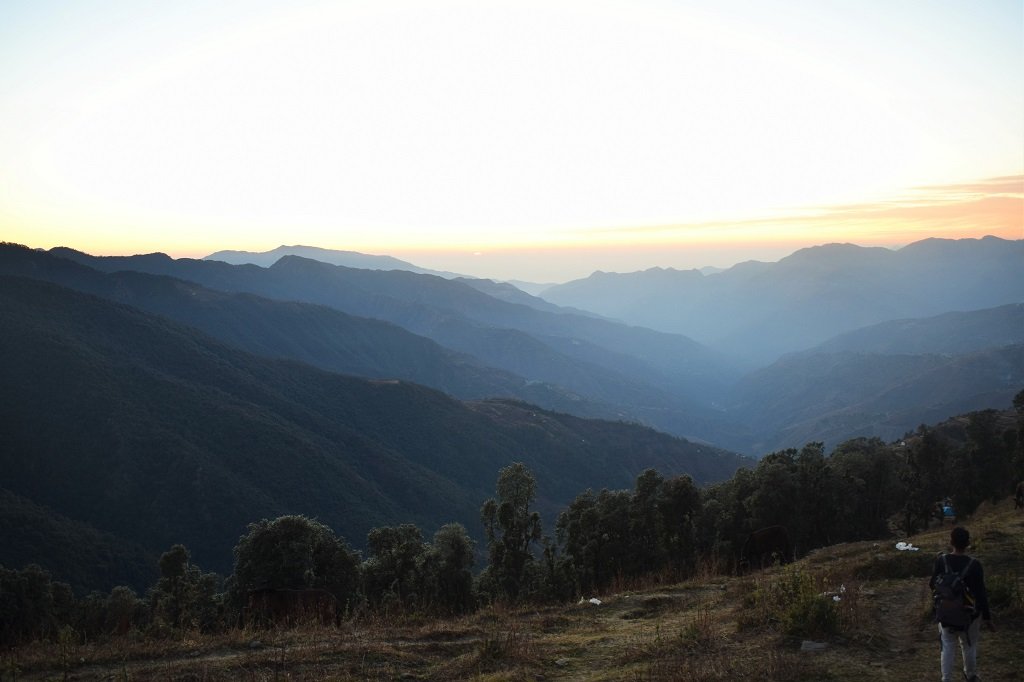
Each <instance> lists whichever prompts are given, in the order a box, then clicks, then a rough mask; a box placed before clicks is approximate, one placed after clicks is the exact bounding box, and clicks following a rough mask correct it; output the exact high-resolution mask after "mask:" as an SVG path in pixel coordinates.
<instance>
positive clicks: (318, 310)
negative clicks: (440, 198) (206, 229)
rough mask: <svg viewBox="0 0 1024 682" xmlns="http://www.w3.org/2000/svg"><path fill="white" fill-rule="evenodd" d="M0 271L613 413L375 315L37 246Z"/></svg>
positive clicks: (402, 374) (493, 391)
mask: <svg viewBox="0 0 1024 682" xmlns="http://www.w3.org/2000/svg"><path fill="white" fill-rule="evenodd" d="M0 274H6V275H14V276H24V277H32V278H33V279H40V280H44V281H48V282H53V283H55V284H60V285H62V286H67V287H69V288H71V289H75V290H76V291H81V292H85V293H90V294H95V295H98V296H101V297H103V298H106V299H110V300H113V301H116V302H119V303H126V304H129V305H132V306H134V307H136V308H139V309H141V310H144V311H146V312H150V313H155V314H159V315H163V316H165V317H168V318H171V319H173V320H175V321H177V322H180V323H182V324H186V325H189V326H192V327H195V328H197V329H200V330H202V331H204V332H206V333H207V334H210V335H212V336H214V337H215V338H217V339H219V340H221V341H224V342H226V343H230V344H232V345H235V346H237V347H239V348H242V349H243V350H246V351H249V352H251V353H255V354H258V355H263V356H266V357H272V358H284V359H290V360H297V361H299V362H304V363H307V364H310V365H313V366H315V367H319V368H321V369H326V370H330V371H334V372H342V373H345V374H353V375H356V376H362V377H367V378H379V379H387V378H398V379H404V380H406V381H413V382H416V383H419V384H423V385H425V386H430V387H432V388H437V389H439V390H442V391H445V392H447V393H450V394H452V395H454V396H456V397H458V398H463V399H473V398H476V399H479V398H493V397H509V398H518V399H521V400H527V401H530V402H536V403H538V404H540V405H541V406H543V407H548V408H553V409H559V408H561V409H563V410H565V409H567V408H569V407H570V406H571V407H572V408H573V411H574V413H576V414H582V415H586V416H604V417H616V416H619V414H618V413H617V412H615V411H614V410H612V409H610V408H601V407H599V406H597V405H594V406H592V407H591V406H588V405H587V404H586V401H585V400H584V399H582V398H581V397H580V396H578V395H575V394H572V393H569V392H568V391H566V390H565V389H560V388H558V387H553V386H550V385H547V384H543V383H541V382H528V381H527V380H526V379H524V378H522V377H520V376H516V375H514V374H512V373H511V372H506V371H503V370H498V369H494V368H490V367H487V366H485V365H483V364H482V363H480V361H478V360H476V359H475V358H472V357H470V356H467V355H464V354H461V353H456V352H455V351H451V350H448V349H446V348H444V347H442V346H440V345H438V344H437V343H435V342H433V341H431V340H429V339H427V338H424V337H422V336H417V335H415V334H412V333H410V332H408V331H406V330H404V329H402V328H401V327H399V326H397V325H394V324H391V323H388V322H382V321H380V320H374V319H370V318H361V317H354V316H351V315H347V314H345V313H343V312H340V311H338V310H335V309H333V308H328V307H326V306H321V305H315V304H309V303H295V302H288V301H275V300H271V299H265V298H260V297H258V296H255V295H253V294H240V293H226V292H221V291H216V290H213V289H208V288H205V287H203V286H201V285H199V284H196V283H194V282H187V281H184V280H180V279H174V278H171V277H168V276H166V275H149V274H146V273H140V272H135V271H122V272H115V273H101V272H99V271H98V270H94V269H93V268H90V267H88V266H86V265H82V264H81V263H77V262H75V261H72V260H68V259H66V258H60V257H58V256H55V255H52V254H50V253H47V252H43V251H34V250H31V249H28V248H24V247H19V246H15V245H5V244H0Z"/></svg>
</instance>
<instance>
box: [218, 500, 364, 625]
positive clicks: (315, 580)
mask: <svg viewBox="0 0 1024 682" xmlns="http://www.w3.org/2000/svg"><path fill="white" fill-rule="evenodd" d="M234 554H235V570H234V576H233V581H232V582H233V591H234V593H235V595H234V601H235V603H236V605H237V606H241V605H242V603H244V601H245V596H246V595H247V594H248V593H249V592H251V591H253V590H268V589H269V590H281V589H293V590H298V589H314V588H315V589H323V590H327V591H328V592H330V593H332V594H333V595H334V596H335V598H336V599H337V600H338V604H339V606H340V605H346V604H349V605H350V604H353V603H354V602H355V601H356V599H357V598H358V594H359V556H358V555H357V554H356V553H355V552H353V551H352V550H351V549H350V548H349V546H348V544H347V543H346V542H345V540H344V539H343V538H339V537H338V536H336V535H335V534H334V531H332V530H331V529H330V528H328V527H327V526H325V525H324V524H322V523H320V522H319V521H314V520H312V519H308V518H306V517H305V516H281V517H278V518H276V519H274V520H273V521H267V520H266V519H263V520H262V521H260V522H259V523H251V524H249V531H248V532H247V533H246V534H245V535H243V536H242V537H241V538H240V539H239V540H238V544H237V545H235V549H234Z"/></svg>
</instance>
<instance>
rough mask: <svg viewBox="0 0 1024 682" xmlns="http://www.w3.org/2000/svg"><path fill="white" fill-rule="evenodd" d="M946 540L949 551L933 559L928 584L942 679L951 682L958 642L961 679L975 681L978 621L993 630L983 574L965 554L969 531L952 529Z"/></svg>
mask: <svg viewBox="0 0 1024 682" xmlns="http://www.w3.org/2000/svg"><path fill="white" fill-rule="evenodd" d="M949 543H950V544H951V545H952V546H953V551H952V552H950V553H949V554H940V555H939V556H938V557H937V558H936V560H935V568H934V570H933V571H932V578H931V580H930V581H929V583H928V586H929V587H931V588H932V590H933V591H934V593H935V595H936V601H935V604H936V608H935V619H936V621H938V624H939V641H940V642H941V644H942V656H941V659H940V664H941V668H942V680H943V682H953V661H954V659H955V658H956V649H955V648H954V647H955V645H956V644H957V643H959V644H960V653H961V655H962V656H963V660H964V678H965V679H966V680H967V681H968V682H976V681H977V680H978V664H977V655H978V640H979V639H981V624H982V622H984V623H985V626H986V627H987V628H988V629H989V630H992V631H995V626H994V625H993V624H992V614H991V613H989V609H988V594H987V593H986V592H985V574H984V571H983V570H982V567H981V562H980V561H978V560H977V559H975V558H974V557H971V556H968V554H967V547H968V546H969V545H970V544H971V534H970V533H969V532H968V531H967V529H966V528H963V527H962V526H957V527H956V528H954V529H953V530H952V532H951V533H950V534H949Z"/></svg>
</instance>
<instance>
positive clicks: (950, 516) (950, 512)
mask: <svg viewBox="0 0 1024 682" xmlns="http://www.w3.org/2000/svg"><path fill="white" fill-rule="evenodd" d="M946 521H949V522H950V523H951V524H955V523H956V510H955V509H953V498H952V497H946V499H944V500H943V501H942V518H941V522H942V523H945V522H946Z"/></svg>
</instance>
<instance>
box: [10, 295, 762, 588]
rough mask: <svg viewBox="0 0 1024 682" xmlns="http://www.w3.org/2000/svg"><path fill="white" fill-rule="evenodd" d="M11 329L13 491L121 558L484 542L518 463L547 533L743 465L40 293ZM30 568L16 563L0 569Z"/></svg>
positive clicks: (613, 429)
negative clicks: (308, 546)
mask: <svg viewBox="0 0 1024 682" xmlns="http://www.w3.org/2000/svg"><path fill="white" fill-rule="evenodd" d="M0 314H2V316H3V319H4V322H5V330H4V334H3V335H0V372H2V375H3V376H4V377H5V381H4V382H3V383H2V384H0V430H2V431H0V442H2V443H3V444H4V445H3V449H2V450H0V457H2V461H0V467H2V469H3V471H4V486H5V487H6V488H7V489H8V490H9V491H11V492H12V493H13V494H15V495H17V496H18V498H19V499H22V500H27V501H28V502H30V503H31V504H33V505H36V506H37V507H38V508H40V509H42V508H46V509H49V510H52V511H53V512H55V513H56V514H59V515H62V516H64V517H66V518H68V519H71V520H73V521H74V522H76V523H80V524H86V525H88V526H90V527H92V528H93V529H95V530H96V531H97V532H98V533H102V534H109V535H110V536H115V537H117V538H119V539H120V540H121V541H123V542H124V543H125V544H126V545H133V546H135V545H137V546H141V547H143V548H144V549H145V550H147V551H150V552H160V551H164V550H166V548H167V547H169V546H170V545H171V544H173V543H176V542H183V543H185V544H186V545H187V546H188V547H189V548H190V549H191V550H192V551H193V552H194V556H195V559H196V561H197V562H198V563H200V564H201V565H203V566H204V567H207V568H209V569H212V570H218V571H221V572H226V569H227V568H228V567H229V566H230V556H229V554H230V548H231V547H232V546H233V545H234V542H235V541H236V540H237V538H238V537H239V535H240V534H241V533H242V531H244V529H245V527H246V525H247V524H248V523H249V522H252V521H254V520H258V519H260V518H264V517H268V518H269V517H274V516H279V515H282V514H287V513H303V514H307V515H309V516H312V517H315V518H318V519H320V520H321V521H323V522H324V523H327V524H329V525H330V526H331V527H333V528H335V529H336V530H337V531H338V532H339V533H340V534H341V535H343V536H345V537H346V538H348V539H349V540H350V541H351V542H352V543H353V544H355V545H357V546H358V545H361V544H362V541H363V538H365V536H366V533H367V531H369V530H370V529H371V528H373V527H376V526H380V525H386V524H395V523H401V522H412V523H416V524H417V525H419V526H421V527H423V528H424V529H426V530H427V531H428V532H432V530H433V529H436V528H437V527H438V526H440V525H441V524H444V523H446V522H450V521H460V522H462V523H463V524H464V525H466V527H467V528H470V529H471V530H473V529H478V528H479V520H478V514H479V508H480V504H481V502H482V501H483V500H485V499H486V498H487V497H489V496H490V495H492V494H493V483H494V478H495V476H496V472H497V471H498V470H499V469H500V468H501V467H503V466H505V465H507V464H508V463H509V462H511V461H523V462H525V463H526V464H527V465H528V466H529V467H530V468H531V469H532V470H533V471H534V472H535V473H536V476H537V480H538V506H539V507H540V508H541V509H542V510H543V511H544V513H546V514H552V513H554V512H555V511H557V510H559V509H560V508H562V507H563V506H564V505H565V504H566V503H567V501H568V500H570V499H571V498H572V497H573V496H575V495H576V494H578V493H579V491H581V490H584V489H586V488H588V487H594V488H599V487H604V486H615V487H627V486H629V485H631V483H632V482H633V479H634V478H635V476H636V475H637V474H638V473H639V472H640V471H641V470H642V469H644V468H646V467H654V468H657V469H658V470H660V471H662V472H663V473H665V474H666V475H671V474H677V473H682V472H686V473H690V474H691V475H692V476H693V477H694V479H695V480H697V481H698V482H707V481H711V480H720V479H723V478H726V477H728V476H729V475H731V473H732V472H733V471H734V470H735V469H736V468H737V467H738V466H740V465H741V464H742V463H743V462H744V461H745V460H743V459H742V458H740V457H738V456H734V455H730V454H728V453H725V452H723V451H720V450H716V449H714V448H709V447H707V446H699V445H695V444H692V443H689V442H686V441H683V440H680V439H677V438H673V437H670V436H666V435H664V434H661V433H658V432H655V431H652V430H650V429H645V428H642V427H639V426H633V425H628V424H620V423H611V422H600V421H588V420H584V419H579V418H575V417H570V416H567V415H563V414H557V413H551V412H545V411H543V410H541V409H539V408H535V407H532V406H530V405H527V404H524V403H518V402H500V401H487V402H481V403H463V402H459V401H457V400H455V399H452V398H450V397H448V396H446V395H444V394H442V393H439V392H436V391H433V390H431V389H427V388H424V387H421V386H417V385H415V384H409V383H406V382H399V381H368V380H361V379H356V378H351V377H345V376H342V375H338V374H333V373H329V372H324V371H321V370H317V369H314V368H311V367H309V366H306V365H302V364H299V363H294V362H286V361H274V360H268V359H263V358H258V357H256V356H253V355H250V354H248V353H245V352H243V351H240V350H236V349H234V348H231V347H228V346H225V345H223V344H221V343H219V342H217V341H215V340H213V339H212V338H210V337H208V336H206V335H203V334H201V333H199V332H197V331H195V330H193V329H191V328H188V327H183V326H180V325H177V324H175V323H172V322H170V321H168V320H166V319H165V318H161V317H155V316H152V315H148V314H145V313H142V312H140V311H138V310H136V309H134V308H130V307H128V306H125V305H121V304H115V303H111V302H108V301H105V300H102V299H99V298H95V297H93V296H89V295H84V294H80V293H77V292H73V291H71V290H69V289H66V288H63V287H58V286H55V285H52V284H48V283H44V282H39V281H35V280H30V279H22V278H12V277H2V278H0ZM38 530H39V532H40V533H42V532H45V528H42V527H41V528H40V529H38ZM474 532H475V531H474ZM34 542H36V545H37V546H40V547H43V548H46V547H49V544H48V543H47V541H46V540H45V538H44V539H42V540H40V539H39V538H36V539H35V540H34ZM18 552H19V550H18V548H16V547H12V546H9V545H5V546H4V547H3V548H2V549H0V563H7V562H9V561H11V559H12V557H17V556H21V554H19V553H18ZM126 556H127V555H126ZM37 560H38V561H39V562H40V563H43V564H44V565H51V566H56V565H60V562H59V561H58V560H56V559H55V558H53V557H50V556H47V555H45V553H44V555H40V556H38V558H37Z"/></svg>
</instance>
